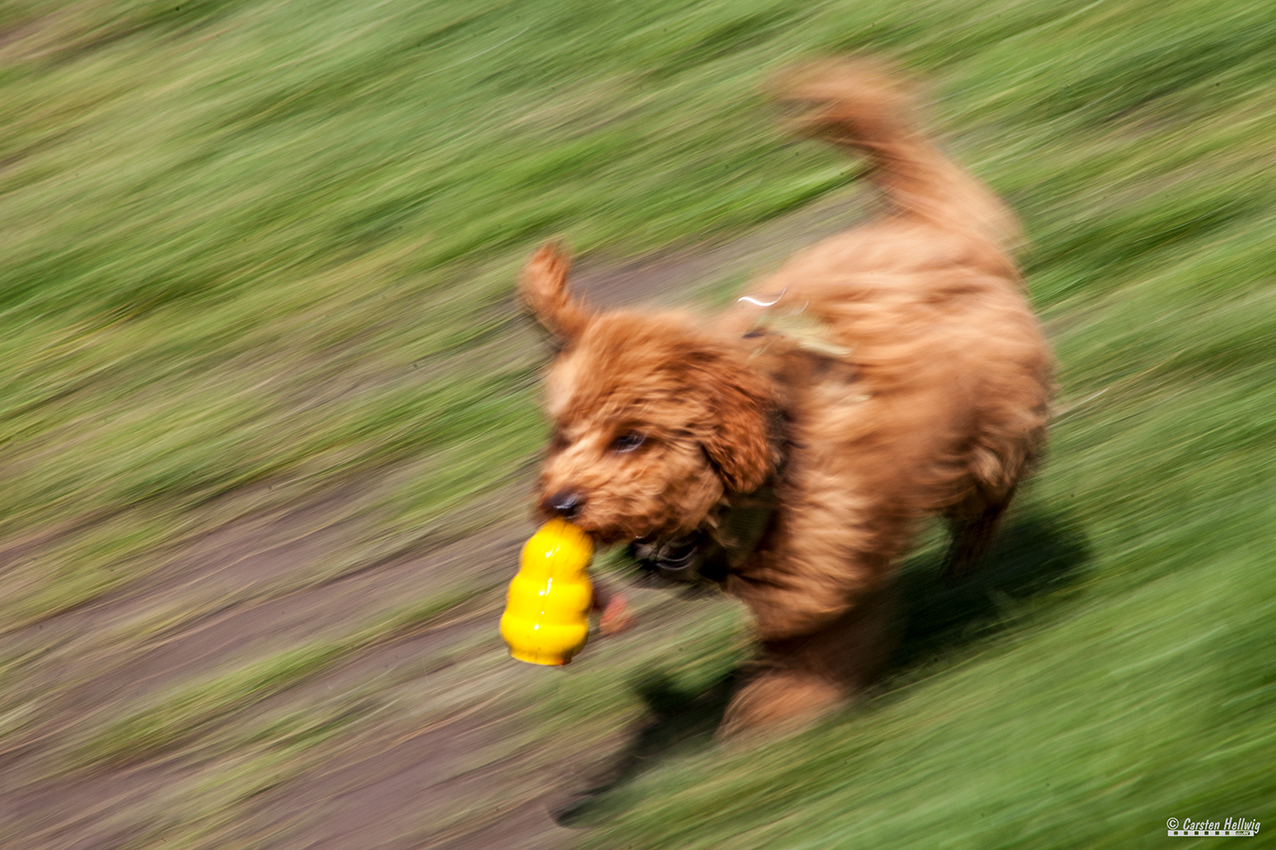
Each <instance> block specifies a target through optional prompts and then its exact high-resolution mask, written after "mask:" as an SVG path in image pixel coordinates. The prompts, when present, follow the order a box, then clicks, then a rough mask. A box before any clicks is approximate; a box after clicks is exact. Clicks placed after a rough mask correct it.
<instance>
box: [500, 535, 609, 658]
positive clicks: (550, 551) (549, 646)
mask: <svg viewBox="0 0 1276 850" xmlns="http://www.w3.org/2000/svg"><path fill="white" fill-rule="evenodd" d="M593 555H594V542H593V541H592V540H590V539H589V535H588V534H586V533H585V532H583V531H581V530H580V529H579V528H577V527H576V526H574V525H572V524H571V523H569V522H565V521H563V520H561V519H551V520H550V521H549V522H547V523H545V524H544V525H543V526H541V529H540V531H538V532H536V533H535V534H533V535H532V537H531V539H530V540H528V541H527V544H526V545H524V546H523V557H522V560H521V568H520V569H519V571H518V575H516V576H514V580H513V581H511V582H510V589H509V596H508V597H507V598H506V602H505V613H504V614H503V615H502V616H501V637H503V638H505V642H506V643H508V644H509V646H510V655H512V656H514V657H515V658H517V659H518V660H519V661H527V662H529V663H531V664H552V665H560V664H567V663H568V662H570V661H571V660H572V656H573V655H575V654H576V653H577V652H580V650H581V647H583V646H584V645H585V641H586V639H588V637H589V606H590V603H591V602H592V601H593V595H594V588H593V585H592V584H590V582H589V575H588V574H587V573H586V572H585V570H586V568H587V567H588V566H589V559H590V558H592V557H593Z"/></svg>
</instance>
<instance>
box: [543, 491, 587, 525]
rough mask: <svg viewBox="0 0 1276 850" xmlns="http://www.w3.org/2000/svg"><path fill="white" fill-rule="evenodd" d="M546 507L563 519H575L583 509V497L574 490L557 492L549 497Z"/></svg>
mask: <svg viewBox="0 0 1276 850" xmlns="http://www.w3.org/2000/svg"><path fill="white" fill-rule="evenodd" d="M546 507H548V508H549V510H551V511H553V512H554V513H556V514H558V515H559V516H560V517H562V518H563V519H575V518H576V517H578V516H580V512H581V509H582V508H584V507H585V497H584V496H582V495H581V494H580V493H578V492H576V491H575V490H559V491H558V492H557V493H555V494H554V495H552V496H550V497H549V500H548V502H547V503H546Z"/></svg>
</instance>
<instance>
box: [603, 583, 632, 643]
mask: <svg viewBox="0 0 1276 850" xmlns="http://www.w3.org/2000/svg"><path fill="white" fill-rule="evenodd" d="M636 625H638V615H637V614H635V613H634V610H633V608H631V607H629V600H628V599H626V598H625V595H624V594H623V593H614V594H612V596H611V598H610V599H608V600H607V604H606V605H605V606H603V612H602V615H601V616H600V617H599V618H598V633H599V634H602V635H608V636H610V635H618V634H621V633H622V632H627V631H629V630H630V629H632V628H633V627H634V626H636Z"/></svg>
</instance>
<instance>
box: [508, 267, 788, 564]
mask: <svg viewBox="0 0 1276 850" xmlns="http://www.w3.org/2000/svg"><path fill="white" fill-rule="evenodd" d="M569 266H570V261H569V259H568V257H567V255H566V254H565V253H564V252H563V251H562V250H561V249H560V248H559V247H557V246H556V245H546V246H545V247H543V248H541V249H540V250H539V251H538V252H537V253H536V254H535V255H533V257H532V259H531V260H530V261H529V263H528V265H527V267H526V269H525V270H524V273H523V278H522V294H523V297H524V299H525V300H526V301H527V303H528V304H529V305H530V306H531V308H532V311H533V312H534V313H535V315H536V317H537V319H538V320H539V321H540V322H541V324H542V325H544V326H545V328H546V329H547V330H549V332H550V334H551V335H552V336H553V337H554V340H555V343H556V346H557V348H558V356H557V359H556V360H555V362H554V363H553V365H552V366H551V367H550V370H549V374H548V376H547V378H546V406H547V409H548V413H549V416H550V419H551V420H552V423H553V428H554V433H553V438H552V441H551V443H550V447H549V452H548V456H547V457H546V460H545V465H544V468H543V470H542V472H541V476H540V496H539V511H540V513H541V514H542V515H543V516H545V517H551V516H559V517H563V518H565V519H569V520H571V521H572V522H574V523H576V524H577V525H579V526H580V527H581V528H583V529H585V531H587V532H589V533H590V534H591V535H593V536H594V537H595V538H597V539H598V540H599V542H601V543H604V544H611V543H618V542H622V541H626V540H634V539H638V538H653V537H655V538H672V537H678V536H681V535H685V534H687V533H689V532H691V531H694V530H695V529H697V528H699V527H700V526H701V525H703V524H704V523H705V522H706V519H707V518H708V517H709V515H710V513H711V512H712V511H713V509H714V508H715V506H717V505H718V504H719V503H720V502H721V501H722V499H723V497H724V496H726V495H727V494H729V493H749V492H752V491H753V490H756V489H757V488H759V487H760V486H762V484H763V483H765V481H766V479H767V478H768V476H770V474H771V472H772V470H773V469H774V468H775V465H776V463H777V456H776V455H777V450H776V448H775V446H774V445H773V439H772V433H771V430H772V429H771V422H772V411H773V408H774V402H773V397H772V392H771V388H770V385H769V382H768V380H767V379H766V378H764V377H763V376H761V375H759V374H757V373H755V372H754V371H752V370H750V369H749V368H748V366H747V363H746V360H747V355H746V353H745V351H744V349H743V348H741V347H739V346H737V345H733V344H732V341H731V340H729V339H725V338H719V337H715V336H714V335H712V334H709V333H706V332H704V331H701V330H700V329H698V328H697V327H696V325H695V324H694V323H693V322H692V321H691V320H690V319H689V318H688V317H686V316H684V315H681V314H677V313H640V312H625V311H618V312H603V313H596V312H594V311H592V310H591V309H590V308H588V307H587V306H586V305H584V304H583V303H581V302H580V301H579V300H576V299H574V298H573V297H572V296H571V295H570V294H569V293H568V291H567V273H568V270H569Z"/></svg>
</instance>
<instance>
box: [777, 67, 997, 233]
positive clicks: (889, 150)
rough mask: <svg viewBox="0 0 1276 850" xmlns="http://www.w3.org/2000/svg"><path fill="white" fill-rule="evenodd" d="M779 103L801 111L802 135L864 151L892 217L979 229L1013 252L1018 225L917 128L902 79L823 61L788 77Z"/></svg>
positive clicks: (878, 70) (889, 73)
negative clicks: (801, 108) (890, 208)
mask: <svg viewBox="0 0 1276 850" xmlns="http://www.w3.org/2000/svg"><path fill="white" fill-rule="evenodd" d="M781 97H782V98H783V99H784V100H786V101H789V102H792V103H795V104H798V105H799V106H801V107H803V108H804V110H805V111H804V112H803V113H802V114H800V115H799V117H798V122H797V123H798V129H799V130H800V131H801V132H804V133H806V134H808V135H813V136H821V137H823V138H826V139H828V140H829V141H831V142H833V143H834V144H837V145H840V146H842V147H846V148H850V149H852V150H855V151H857V152H859V153H863V154H864V155H866V156H867V157H868V160H869V162H870V164H871V166H872V168H873V179H874V181H875V182H876V183H877V184H878V185H879V186H880V187H881V189H882V191H883V193H884V194H885V195H886V198H887V200H888V201H889V203H890V204H891V206H892V207H893V208H894V210H895V212H896V213H898V214H900V215H904V216H914V217H917V218H920V219H923V220H925V221H928V222H930V223H931V224H934V225H936V226H939V227H943V228H960V229H963V230H971V229H974V230H976V231H978V232H979V233H981V234H982V235H984V236H985V237H986V238H988V239H991V240H992V241H993V242H994V243H995V244H996V245H997V246H998V247H1000V248H1002V249H1009V248H1012V247H1014V246H1015V245H1016V244H1017V243H1018V241H1019V238H1020V232H1019V225H1018V221H1017V220H1016V219H1015V216H1014V214H1013V213H1011V212H1010V210H1009V208H1007V207H1006V205H1005V204H1004V203H1002V201H1001V200H1000V199H999V198H998V197H997V196H996V195H994V194H993V193H992V192H991V191H990V190H989V189H987V188H986V187H985V186H984V185H983V184H982V183H980V182H979V181H978V180H976V179H975V178H974V177H973V176H971V175H970V174H969V173H968V172H967V171H965V170H964V169H963V168H961V167H960V166H958V165H957V164H956V163H954V162H953V161H952V160H950V159H948V157H946V156H944V154H943V153H942V152H941V151H940V150H939V148H937V147H936V146H935V145H934V144H933V143H932V142H930V141H929V140H928V139H927V138H926V137H925V136H924V135H922V134H921V133H920V132H919V131H918V130H917V129H916V128H915V127H914V125H913V120H914V119H913V112H914V106H913V98H912V96H911V93H910V92H909V90H908V88H907V87H906V86H905V85H904V84H902V82H901V79H900V75H899V74H898V73H897V72H895V71H894V70H893V69H891V68H890V67H889V66H887V65H886V64H885V63H881V62H878V61H874V60H867V59H843V60H836V61H825V62H818V63H815V64H812V65H807V66H804V67H801V68H798V69H795V70H793V71H790V72H789V73H788V74H786V75H785V76H784V77H783V78H782V80H781Z"/></svg>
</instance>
